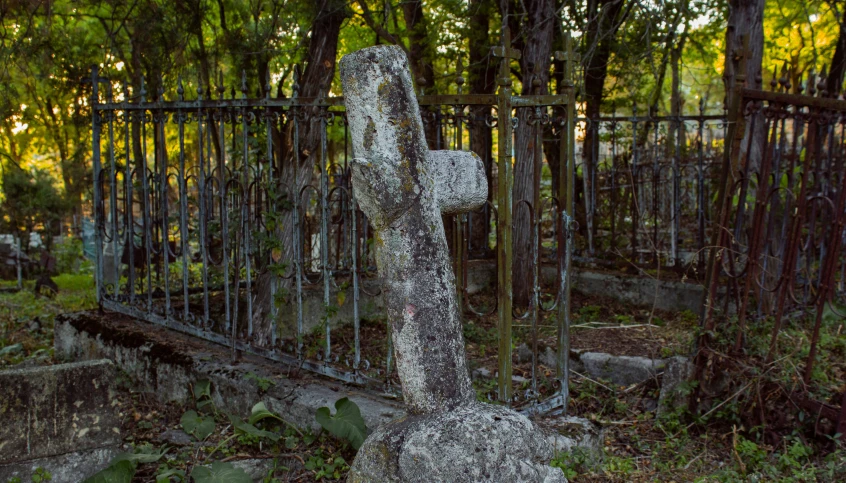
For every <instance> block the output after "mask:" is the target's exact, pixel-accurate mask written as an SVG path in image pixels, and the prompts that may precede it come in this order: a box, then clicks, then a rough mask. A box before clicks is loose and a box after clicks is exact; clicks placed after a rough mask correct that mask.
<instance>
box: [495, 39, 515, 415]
mask: <svg viewBox="0 0 846 483" xmlns="http://www.w3.org/2000/svg"><path fill="white" fill-rule="evenodd" d="M492 53H493V55H494V56H495V57H499V58H500V59H501V60H500V64H499V76H498V77H497V85H499V92H498V94H497V110H498V121H497V134H498V138H499V139H498V144H497V149H498V153H497V197H496V199H497V225H496V231H497V244H496V259H497V316H498V329H499V362H498V365H497V367H498V368H499V390H498V399H499V400H500V401H503V402H505V403H507V404H509V405H510V404H511V393H512V388H511V371H512V368H511V321H512V317H513V315H512V312H511V307H512V300H513V299H512V292H513V291H512V280H511V265H512V255H513V254H512V232H511V230H512V227H511V215H512V213H511V209H512V207H511V201H512V193H511V187H512V185H513V182H514V180H513V165H512V160H511V158H512V151H513V149H514V146H513V142H514V139H513V131H514V128H513V126H512V124H511V69H510V62H511V60H512V59H519V58H520V51H519V50H516V49H512V48H511V32H510V31H509V29H508V27H503V29H502V45H501V46H499V47H494V48H493V49H492Z"/></svg>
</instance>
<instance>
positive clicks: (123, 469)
mask: <svg viewBox="0 0 846 483" xmlns="http://www.w3.org/2000/svg"><path fill="white" fill-rule="evenodd" d="M167 451H168V448H167V446H165V447H164V448H162V449H161V450H160V451H157V450H156V449H155V448H154V447H153V446H151V445H149V444H146V445H143V446H139V447H137V448H135V450H134V451H133V452H132V453H120V454H118V455H117V456H115V457H114V458H112V461H111V462H110V463H109V466H107V467H106V468H105V469H103V470H101V471H99V472H97V473H95V474H94V475H92V476H91V477H90V478H88V479H87V480H85V483H131V482H132V478H133V477H134V476H135V471H136V469H137V468H138V465H139V464H144V463H155V462H156V461H159V460H160V459H161V458H162V457H163V456H164V455H165V453H167Z"/></svg>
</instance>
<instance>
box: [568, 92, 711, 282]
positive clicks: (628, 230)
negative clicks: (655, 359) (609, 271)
mask: <svg viewBox="0 0 846 483" xmlns="http://www.w3.org/2000/svg"><path fill="white" fill-rule="evenodd" d="M578 122H579V130H580V131H581V132H583V133H584V136H583V140H586V139H590V140H591V141H590V142H583V143H582V149H581V152H580V154H581V156H580V158H581V163H579V168H580V170H581V173H582V176H581V178H582V179H581V181H582V186H583V187H582V199H581V202H582V204H583V208H582V210H583V212H584V216H583V218H582V220H584V223H585V226H584V228H583V229H582V230H579V232H578V235H579V239H578V241H577V248H576V250H577V256H578V257H579V260H582V261H587V262H592V263H599V264H603V265H606V266H611V267H618V268H621V267H624V266H626V265H635V266H638V267H651V268H655V267H656V264H657V265H658V266H660V267H668V268H673V269H674V270H676V271H685V272H687V275H688V276H691V277H693V276H695V274H696V272H697V271H700V272H701V271H702V268H704V253H703V248H704V247H705V245H706V239H707V235H708V232H709V231H710V229H711V224H712V217H713V213H712V211H713V210H712V209H711V207H712V206H713V203H712V202H711V200H712V197H713V196H714V193H715V190H714V185H715V184H716V181H717V179H716V178H717V174H718V168H719V161H720V159H721V152H722V146H723V139H724V137H725V129H726V122H725V117H724V116H722V115H707V114H706V113H705V104H704V102H700V105H699V113H698V115H685V116H654V115H647V116H643V115H638V110H637V106H636V105H634V106H633V107H632V114H631V116H619V115H616V114H614V115H611V116H604V117H599V118H579V119H578ZM691 268H693V270H690V269H691Z"/></svg>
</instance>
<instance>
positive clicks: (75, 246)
mask: <svg viewBox="0 0 846 483" xmlns="http://www.w3.org/2000/svg"><path fill="white" fill-rule="evenodd" d="M53 256H55V257H56V271H57V272H58V273H72V272H76V271H77V270H79V269H80V266H81V265H82V264H83V263H85V257H84V256H83V252H82V240H81V239H80V238H77V237H68V238H65V239H64V240H63V241H62V242H61V243H57V244H56V245H55V246H54V247H53Z"/></svg>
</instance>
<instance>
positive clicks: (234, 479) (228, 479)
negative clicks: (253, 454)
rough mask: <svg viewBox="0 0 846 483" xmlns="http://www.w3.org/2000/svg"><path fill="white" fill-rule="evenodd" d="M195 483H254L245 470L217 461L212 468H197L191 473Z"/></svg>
mask: <svg viewBox="0 0 846 483" xmlns="http://www.w3.org/2000/svg"><path fill="white" fill-rule="evenodd" d="M191 478H193V479H194V483H253V479H252V478H250V475H248V474H247V473H246V472H245V471H244V470H242V469H241V468H236V467H234V466H232V464H231V463H221V462H219V461H215V462H214V463H212V464H211V466H196V467H194V470H193V471H192V472H191Z"/></svg>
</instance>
